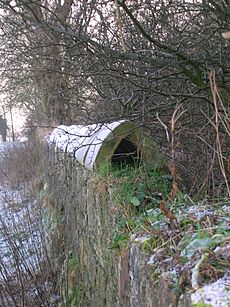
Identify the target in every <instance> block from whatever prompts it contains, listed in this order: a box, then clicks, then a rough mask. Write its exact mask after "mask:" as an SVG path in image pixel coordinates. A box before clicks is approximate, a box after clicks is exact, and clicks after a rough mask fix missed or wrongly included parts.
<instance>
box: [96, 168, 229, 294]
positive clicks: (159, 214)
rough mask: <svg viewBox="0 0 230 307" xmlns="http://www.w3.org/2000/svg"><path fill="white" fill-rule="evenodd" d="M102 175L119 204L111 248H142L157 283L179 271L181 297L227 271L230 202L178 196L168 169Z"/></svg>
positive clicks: (114, 171) (123, 170) (176, 280)
mask: <svg viewBox="0 0 230 307" xmlns="http://www.w3.org/2000/svg"><path fill="white" fill-rule="evenodd" d="M105 170H106V172H105ZM108 170H109V172H107V171H108ZM168 172H170V170H169V171H168ZM101 175H103V177H102V178H105V177H106V176H107V180H109V182H112V183H113V186H114V190H113V201H114V203H115V204H116V205H117V211H116V223H115V227H114V235H113V242H112V246H111V248H112V249H116V250H117V251H118V252H119V253H121V254H122V253H124V251H125V250H126V249H128V248H130V246H131V245H132V244H140V246H141V251H142V253H144V254H146V257H148V256H151V257H150V260H149V261H150V263H151V265H152V270H153V273H152V276H153V277H154V282H156V283H158V282H159V276H161V275H162V274H164V273H165V272H167V271H168V272H170V271H172V269H174V268H175V270H176V271H175V276H174V273H172V283H173V285H174V286H173V287H176V288H175V289H177V290H176V291H177V293H178V294H179V293H183V292H184V291H185V289H186V288H187V289H190V288H193V289H194V290H195V289H196V285H198V284H199V286H202V285H204V284H206V283H212V282H214V281H216V280H218V279H220V278H221V277H223V276H224V275H225V274H226V272H228V271H229V269H230V266H229V263H228V261H229V256H228V251H229V244H230V242H229V236H230V228H229V221H230V211H229V204H230V202H229V198H222V199H221V200H219V201H218V202H217V201H213V202H211V200H201V199H200V200H196V202H194V201H193V200H192V199H191V198H190V197H189V195H187V194H186V193H184V192H180V191H179V190H178V187H177V190H176V191H174V188H175V182H173V178H172V176H170V175H169V174H168V173H167V172H165V170H164V171H162V170H160V169H151V168H150V169H148V168H147V167H144V166H140V167H138V168H135V169H133V168H129V167H123V168H117V167H115V168H114V167H113V166H112V165H109V166H105V165H103V166H102V169H101V172H99V176H101ZM104 176H105V177H104ZM99 178H100V177H99ZM172 196H173V198H172ZM118 208H119V209H118ZM135 242H136V243H135ZM218 251H219V252H218ZM204 253H206V255H207V256H206V259H205V261H202V265H200V266H199V267H197V271H196V274H195V269H193V268H194V267H195V266H196V262H197V261H198V262H199V258H200V257H202V255H203V254H204ZM194 276H196V277H194ZM155 279H156V280H155Z"/></svg>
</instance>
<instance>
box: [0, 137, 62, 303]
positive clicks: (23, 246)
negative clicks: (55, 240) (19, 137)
mask: <svg viewBox="0 0 230 307" xmlns="http://www.w3.org/2000/svg"><path fill="white" fill-rule="evenodd" d="M8 146H10V147H9V148H6V149H5V150H4V152H2V153H1V154H0V174H1V175H0V177H1V178H0V182H1V186H0V247H1V249H0V285H1V286H0V305H1V306H15V307H17V306H31V307H32V306H50V304H51V302H54V301H55V291H56V282H55V278H54V276H55V270H56V268H55V263H54V261H53V260H52V259H51V258H50V252H49V250H48V241H47V232H46V226H47V225H46V223H47V221H45V216H44V207H43V205H44V195H42V193H43V190H44V189H43V185H44V177H45V174H44V172H45V171H47V169H46V168H45V167H44V163H45V162H44V161H45V159H46V154H45V150H44V147H43V146H41V144H37V143H28V144H12V145H10V144H8Z"/></svg>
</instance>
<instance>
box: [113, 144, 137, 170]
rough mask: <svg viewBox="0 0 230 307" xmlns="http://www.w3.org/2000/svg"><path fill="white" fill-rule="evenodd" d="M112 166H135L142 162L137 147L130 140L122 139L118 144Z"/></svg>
mask: <svg viewBox="0 0 230 307" xmlns="http://www.w3.org/2000/svg"><path fill="white" fill-rule="evenodd" d="M111 161H112V164H119V165H120V164H125V165H134V164H136V163H137V164H138V162H139V161H140V156H139V155H138V153H137V146H136V145H135V144H133V142H131V141H130V140H129V139H122V140H121V141H120V143H119V144H118V146H117V148H116V150H115V152H114V154H113V156H112V159H111Z"/></svg>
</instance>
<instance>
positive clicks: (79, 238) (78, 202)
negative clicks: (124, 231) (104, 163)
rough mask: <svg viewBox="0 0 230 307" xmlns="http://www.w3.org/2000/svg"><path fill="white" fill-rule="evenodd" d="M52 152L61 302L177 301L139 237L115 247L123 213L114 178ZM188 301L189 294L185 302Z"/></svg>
mask: <svg viewBox="0 0 230 307" xmlns="http://www.w3.org/2000/svg"><path fill="white" fill-rule="evenodd" d="M51 157H52V159H51V171H50V172H51V174H52V176H50V179H49V189H50V195H51V200H50V210H51V212H52V221H53V228H54V232H53V238H52V242H53V245H55V246H53V252H54V258H55V259H56V260H55V261H56V266H57V267H58V276H59V277H58V279H59V282H58V283H59V285H58V286H59V289H60V293H61V296H62V302H61V303H60V306H84V307H86V306H89V307H105V306H108V307H111V306H117V307H119V306H121V307H122V306H127V307H128V306H132V307H155V306H156V307H157V306H161V307H162V306H178V299H179V295H178V293H177V292H176V291H172V289H171V288H170V287H171V285H170V281H169V280H168V279H167V278H164V277H162V278H160V279H158V280H154V271H153V269H152V268H151V265H149V264H148V263H147V260H148V258H149V255H146V253H143V251H142V247H141V240H140V241H138V240H136V241H135V240H134V241H133V242H130V243H129V245H128V247H127V248H126V249H124V250H122V251H119V252H118V251H117V250H115V249H113V248H112V246H113V240H114V229H115V224H116V222H117V221H116V219H117V216H119V204H117V203H116V202H115V200H114V197H113V193H114V188H115V187H114V182H113V179H112V177H111V176H107V177H103V176H100V174H93V173H92V172H89V171H87V170H85V169H83V168H82V167H81V166H80V165H79V164H78V163H77V162H76V160H75V159H73V158H71V157H69V156H66V155H65V154H63V153H56V154H55V155H51ZM53 157H55V158H53ZM115 193H116V192H115ZM189 305H190V303H189V300H187V298H186V299H185V301H184V302H183V305H181V306H189Z"/></svg>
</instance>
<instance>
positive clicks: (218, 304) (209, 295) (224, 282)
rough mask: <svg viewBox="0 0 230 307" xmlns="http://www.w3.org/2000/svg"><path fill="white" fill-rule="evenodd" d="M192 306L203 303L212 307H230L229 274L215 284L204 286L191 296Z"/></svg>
mask: <svg viewBox="0 0 230 307" xmlns="http://www.w3.org/2000/svg"><path fill="white" fill-rule="evenodd" d="M191 299H192V304H194V305H195V304H198V303H203V304H206V305H208V306H213V307H229V306H230V273H228V274H226V275H225V276H224V277H223V278H221V279H219V280H217V281H216V282H214V283H212V284H209V285H205V286H203V287H202V288H200V289H198V290H197V291H196V292H195V293H193V294H192V296H191Z"/></svg>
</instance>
